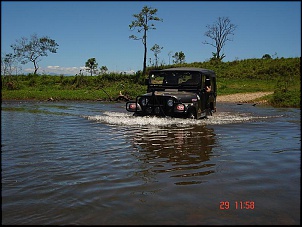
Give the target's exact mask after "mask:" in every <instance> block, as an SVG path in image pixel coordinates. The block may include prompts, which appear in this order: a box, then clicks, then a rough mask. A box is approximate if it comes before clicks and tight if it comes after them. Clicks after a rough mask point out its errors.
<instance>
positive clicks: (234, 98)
mask: <svg viewBox="0 0 302 227" xmlns="http://www.w3.org/2000/svg"><path fill="white" fill-rule="evenodd" d="M270 94H273V92H253V93H238V94H232V95H221V96H219V95H218V96H217V99H216V101H217V102H235V103H248V102H252V101H253V100H255V99H257V98H260V97H262V96H266V95H270Z"/></svg>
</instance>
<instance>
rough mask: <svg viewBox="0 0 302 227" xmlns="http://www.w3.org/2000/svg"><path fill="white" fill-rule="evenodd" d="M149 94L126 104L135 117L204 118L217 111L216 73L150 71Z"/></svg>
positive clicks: (170, 70) (202, 70)
mask: <svg viewBox="0 0 302 227" xmlns="http://www.w3.org/2000/svg"><path fill="white" fill-rule="evenodd" d="M145 84H146V85H147V86H148V87H147V93H146V94H144V95H139V96H137V97H136V100H132V101H128V102H127V103H126V110H127V111H129V112H133V113H134V115H135V116H161V117H180V118H191V119H201V118H207V116H209V115H212V113H213V112H216V96H217V91H216V90H217V86H216V74H215V72H214V71H212V70H209V69H203V68H184V67H180V68H169V69H162V70H151V71H150V72H149V76H148V78H147V79H146V81H145Z"/></svg>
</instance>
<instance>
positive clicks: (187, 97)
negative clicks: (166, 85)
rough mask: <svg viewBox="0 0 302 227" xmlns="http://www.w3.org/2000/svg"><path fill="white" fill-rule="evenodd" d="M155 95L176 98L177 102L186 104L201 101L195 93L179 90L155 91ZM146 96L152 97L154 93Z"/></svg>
mask: <svg viewBox="0 0 302 227" xmlns="http://www.w3.org/2000/svg"><path fill="white" fill-rule="evenodd" d="M154 94H155V95H156V96H167V97H170V96H172V97H175V98H176V99H177V100H179V101H181V102H183V103H186V102H193V101H197V99H199V97H198V95H197V94H195V93H193V92H187V91H178V90H175V91H174V90H169V91H167V90H166V91H155V92H154ZM144 96H152V92H149V93H146V94H144Z"/></svg>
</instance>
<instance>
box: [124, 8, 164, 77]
mask: <svg viewBox="0 0 302 227" xmlns="http://www.w3.org/2000/svg"><path fill="white" fill-rule="evenodd" d="M156 13H157V9H152V8H151V7H147V6H144V7H143V9H142V11H141V12H140V13H139V14H133V17H135V18H136V20H134V21H132V23H131V24H130V25H129V28H130V30H134V29H135V28H137V32H138V33H141V32H143V35H142V37H140V38H139V37H137V36H135V35H131V36H129V38H130V39H134V40H142V42H143V45H144V64H143V76H144V75H145V73H146V65H147V32H148V31H149V30H150V29H153V30H155V29H156V28H155V25H154V24H153V23H151V24H150V21H163V19H160V18H158V17H156V16H155V15H156Z"/></svg>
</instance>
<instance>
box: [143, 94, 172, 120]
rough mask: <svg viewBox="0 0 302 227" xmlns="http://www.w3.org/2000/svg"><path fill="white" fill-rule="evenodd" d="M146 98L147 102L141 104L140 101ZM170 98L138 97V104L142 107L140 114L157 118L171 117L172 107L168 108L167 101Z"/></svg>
mask: <svg viewBox="0 0 302 227" xmlns="http://www.w3.org/2000/svg"><path fill="white" fill-rule="evenodd" d="M144 98H147V99H148V102H147V103H145V105H143V104H142V101H141V100H142V99H144ZM170 98H171V97H170V96H140V97H138V100H137V101H138V102H139V104H140V105H141V107H142V112H143V113H144V114H145V115H157V116H171V115H172V113H173V106H172V107H170V106H168V104H167V101H168V100H169V99H170Z"/></svg>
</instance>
